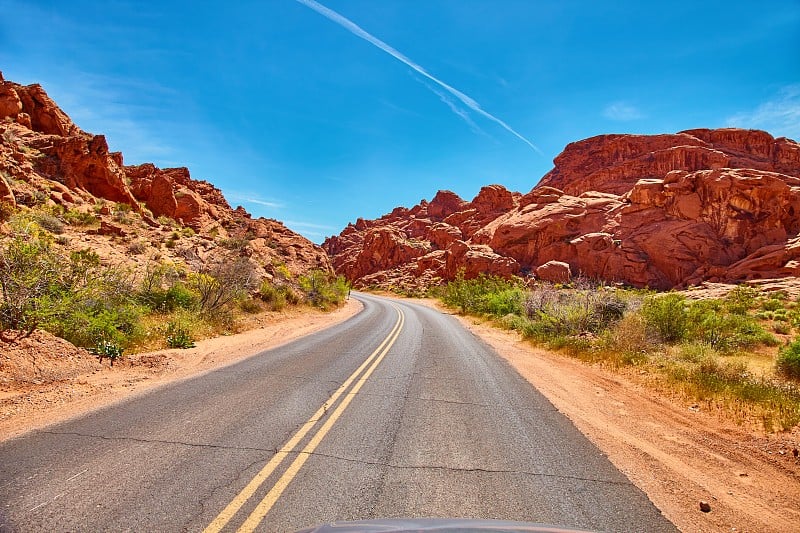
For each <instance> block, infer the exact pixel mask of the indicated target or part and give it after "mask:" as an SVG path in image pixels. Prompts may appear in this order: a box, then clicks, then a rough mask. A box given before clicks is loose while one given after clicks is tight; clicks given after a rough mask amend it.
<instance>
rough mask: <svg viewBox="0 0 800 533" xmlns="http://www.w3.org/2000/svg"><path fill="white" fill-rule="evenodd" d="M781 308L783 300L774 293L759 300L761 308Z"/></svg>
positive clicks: (765, 309)
mask: <svg viewBox="0 0 800 533" xmlns="http://www.w3.org/2000/svg"><path fill="white" fill-rule="evenodd" d="M783 308H784V303H783V300H782V299H781V298H779V297H775V295H773V296H771V297H770V298H769V299H765V300H763V301H762V302H761V309H763V310H764V311H777V310H778V309H783Z"/></svg>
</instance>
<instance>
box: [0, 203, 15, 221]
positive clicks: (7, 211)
mask: <svg viewBox="0 0 800 533" xmlns="http://www.w3.org/2000/svg"><path fill="white" fill-rule="evenodd" d="M14 213H16V209H15V208H14V206H12V205H11V203H10V202H2V201H0V222H5V221H6V220H8V219H10V218H11V217H12V216H13V215H14Z"/></svg>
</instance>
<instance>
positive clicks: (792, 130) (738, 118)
mask: <svg viewBox="0 0 800 533" xmlns="http://www.w3.org/2000/svg"><path fill="white" fill-rule="evenodd" d="M726 125H728V126H731V127H736V128H754V129H761V130H766V131H768V132H769V133H770V134H772V135H774V136H776V137H789V138H791V139H795V140H800V84H795V85H789V86H786V87H783V88H782V89H781V90H780V91H779V92H778V94H777V95H776V97H775V98H773V99H772V100H769V101H767V102H764V103H762V104H760V105H759V106H757V107H756V108H755V109H753V110H752V111H741V112H739V113H736V114H735V115H733V116H731V117H729V118H728V119H727V120H726Z"/></svg>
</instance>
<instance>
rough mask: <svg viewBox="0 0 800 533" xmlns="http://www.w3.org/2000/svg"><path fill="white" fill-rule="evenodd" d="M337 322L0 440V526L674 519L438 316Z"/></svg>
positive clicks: (207, 527) (372, 314)
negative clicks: (402, 519) (63, 420)
mask: <svg viewBox="0 0 800 533" xmlns="http://www.w3.org/2000/svg"><path fill="white" fill-rule="evenodd" d="M354 296H355V297H357V298H358V299H359V300H361V301H362V302H363V303H364V310H363V311H362V312H361V313H359V314H358V315H356V316H354V317H353V318H351V319H349V320H348V321H346V322H344V323H342V324H340V325H338V326H334V327H332V328H329V329H327V330H324V331H321V332H318V333H316V334H313V335H310V336H307V337H304V338H302V339H300V340H297V341H295V342H292V343H290V344H287V345H285V346H283V347H280V348H277V349H274V350H269V351H266V352H263V353H261V354H258V355H256V356H254V357H251V358H248V359H246V360H244V361H242V362H240V363H237V364H235V365H231V366H227V367H224V368H222V369H219V370H216V371H213V372H210V373H207V374H204V375H202V376H199V377H197V378H193V379H190V380H186V381H181V382H178V383H176V384H172V385H170V386H165V387H162V388H159V389H155V390H153V391H151V392H149V393H147V394H143V395H140V396H137V397H135V398H133V399H130V400H128V401H125V402H123V403H120V404H116V405H113V406H111V407H108V408H104V409H101V410H99V411H96V412H94V413H92V414H90V415H88V416H84V417H82V418H79V419H75V420H72V421H68V422H66V423H62V424H59V425H54V426H50V427H48V428H46V429H44V430H39V431H35V432H32V433H30V434H28V435H26V436H23V437H20V438H16V439H13V440H10V441H7V442H5V443H3V444H2V445H0V531H48V532H55V531H207V532H209V533H211V532H214V531H237V530H240V531H249V530H256V531H294V530H297V529H300V528H302V527H307V526H311V525H314V524H317V523H322V522H328V521H333V520H355V519H368V518H377V517H474V518H502V519H508V520H522V521H533V522H545V523H552V524H559V525H564V526H571V527H580V528H589V529H594V530H604V531H649V532H653V531H675V528H674V526H672V524H670V523H669V522H668V521H667V520H666V519H665V518H663V517H662V515H661V514H660V513H659V511H658V510H657V509H656V508H655V507H654V506H653V505H652V504H651V503H650V502H649V500H648V499H647V498H646V496H645V495H644V494H643V493H642V492H641V491H639V490H638V489H637V488H636V487H635V486H634V485H632V484H631V483H630V481H629V480H628V479H627V478H626V477H625V476H624V475H623V474H621V473H620V472H619V471H618V470H617V469H616V468H614V466H613V465H611V463H610V462H609V461H608V460H607V459H606V458H605V456H604V455H603V454H602V453H601V452H600V451H599V450H598V449H597V448H596V447H595V446H594V445H592V444H591V443H590V442H589V441H588V440H587V439H586V438H585V437H584V436H583V435H582V434H580V432H578V431H577V430H576V429H575V427H574V426H573V425H572V424H571V423H570V422H569V420H567V419H566V418H565V417H564V416H563V415H561V414H560V413H559V412H558V411H556V410H555V408H554V407H553V406H552V405H551V404H550V403H549V402H548V401H547V400H546V399H545V398H544V397H543V396H542V395H541V394H539V393H538V392H537V391H536V390H535V389H534V388H533V387H532V386H531V385H530V384H529V383H528V382H526V381H525V380H524V379H522V378H521V377H520V376H519V375H518V374H517V373H516V371H514V370H513V369H512V368H511V367H510V366H509V365H508V364H507V363H506V362H505V361H504V360H502V359H501V358H500V357H499V356H497V355H496V354H495V353H494V352H493V350H492V349H491V348H489V347H488V346H487V345H486V344H484V343H483V342H481V341H480V340H479V339H477V338H476V337H474V336H473V335H472V334H471V333H469V332H468V331H466V330H465V329H464V328H462V327H461V326H460V324H459V323H458V321H457V320H455V319H454V318H453V317H451V316H447V315H443V314H441V313H438V312H436V311H434V310H432V309H429V308H427V307H423V306H419V305H414V304H411V303H407V302H402V301H393V300H387V299H382V298H378V297H375V296H369V295H364V294H357V295H355V294H354Z"/></svg>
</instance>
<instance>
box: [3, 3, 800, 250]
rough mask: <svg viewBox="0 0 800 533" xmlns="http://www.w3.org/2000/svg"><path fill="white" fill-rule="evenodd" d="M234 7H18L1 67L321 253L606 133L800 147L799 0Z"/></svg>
mask: <svg viewBox="0 0 800 533" xmlns="http://www.w3.org/2000/svg"><path fill="white" fill-rule="evenodd" d="M145 4H151V5H149V6H148V7H142V5H145ZM229 4H230V6H235V7H230V6H229V5H226V4H225V3H219V2H205V1H202V0H200V1H193V2H174V1H168V0H163V1H160V2H147V3H145V2H134V1H118V0H108V1H106V2H88V1H81V0H72V1H70V2H62V1H59V0H55V1H49V2H46V1H34V0H24V1H16V0H0V13H3V16H2V18H0V70H2V72H3V73H4V76H5V77H6V79H9V80H13V81H16V82H18V83H24V84H28V83H41V84H42V85H43V86H44V87H45V89H46V90H47V91H48V92H49V94H50V95H51V96H52V97H53V98H54V99H55V100H56V101H57V102H58V103H59V104H60V105H61V107H62V108H63V109H64V110H65V111H66V112H67V113H68V114H69V115H70V116H72V118H73V119H74V120H75V122H76V123H77V124H78V125H79V126H81V127H82V128H83V129H84V130H86V131H90V132H92V133H104V134H106V136H107V138H108V141H109V144H110V145H111V148H112V149H113V150H120V151H122V152H123V153H124V155H125V162H126V163H127V164H135V163H142V162H146V161H151V162H154V163H155V164H156V165H158V166H161V167H169V166H187V167H189V169H190V170H191V173H192V176H193V177H194V178H196V179H206V180H208V181H211V182H212V183H214V184H215V185H216V186H217V187H219V188H221V189H222V190H223V192H224V193H225V196H226V197H227V198H228V200H229V202H230V203H231V204H232V205H233V206H234V207H235V206H236V205H239V204H241V205H243V206H244V207H245V208H247V209H248V210H249V211H250V212H251V213H253V214H254V215H256V216H265V217H269V218H276V219H279V220H282V221H284V222H285V223H286V224H287V225H288V226H289V227H290V228H292V229H294V230H296V231H298V232H300V233H302V234H304V235H306V236H307V237H309V238H310V239H311V240H313V241H316V242H321V240H322V239H323V238H324V237H325V236H327V235H331V234H336V233H338V232H339V231H341V229H342V228H343V227H344V226H345V225H346V224H347V223H348V222H351V221H355V219H356V218H357V217H359V216H361V217H364V218H375V217H377V216H380V215H382V214H384V213H386V212H388V211H390V210H391V209H392V208H394V207H395V206H398V205H405V206H411V205H414V204H416V203H417V202H419V200H421V199H422V198H426V199H430V198H432V197H433V195H434V194H435V193H436V191H437V190H438V189H450V190H453V191H455V192H457V193H458V194H460V195H461V196H462V197H464V198H466V199H471V198H472V197H473V196H474V195H475V194H476V193H477V192H478V190H479V189H480V187H481V186H483V185H487V184H490V183H500V184H503V185H505V186H506V187H508V188H509V189H512V190H518V191H523V192H527V191H528V190H530V189H531V188H532V187H533V186H534V185H536V183H537V182H538V180H539V178H541V176H542V175H543V174H545V173H546V172H547V171H548V170H549V169H550V168H552V160H553V158H554V157H555V156H556V155H558V153H559V152H561V150H562V149H563V148H564V146H565V145H566V144H567V143H569V142H572V141H575V140H579V139H583V138H586V137H590V136H593V135H598V134H602V133H664V132H675V131H679V130H682V129H688V128H695V127H724V126H739V127H753V128H760V129H766V130H767V131H769V132H770V133H772V134H773V135H775V136H787V137H791V138H794V139H800V1H797V0H775V1H773V2H767V3H758V2H752V1H747V2H738V1H701V0H694V1H682V0H678V1H671V2H641V1H615V2H596V1H569V0H566V1H547V2H545V1H534V0H429V1H428V0H403V1H400V0H325V1H323V2H322V3H321V4H317V3H315V2H313V1H312V0H303V1H298V0H267V1H239V2H231V3H229Z"/></svg>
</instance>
